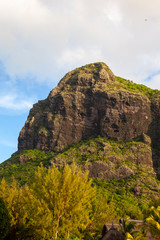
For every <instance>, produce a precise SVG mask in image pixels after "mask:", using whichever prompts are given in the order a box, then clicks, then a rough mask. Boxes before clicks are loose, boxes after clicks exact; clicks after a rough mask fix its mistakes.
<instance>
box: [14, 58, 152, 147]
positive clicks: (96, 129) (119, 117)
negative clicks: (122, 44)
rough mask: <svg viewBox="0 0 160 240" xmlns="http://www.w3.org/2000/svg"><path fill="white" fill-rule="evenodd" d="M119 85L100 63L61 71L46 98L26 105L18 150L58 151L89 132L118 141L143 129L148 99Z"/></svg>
mask: <svg viewBox="0 0 160 240" xmlns="http://www.w3.org/2000/svg"><path fill="white" fill-rule="evenodd" d="M118 86H119V85H118V83H117V82H116V80H115V77H114V75H113V73H112V72H111V70H110V69H109V68H108V67H107V65H105V64H104V63H96V64H90V65H86V66H84V67H82V68H80V69H76V70H74V71H72V72H70V73H68V74H66V76H65V77H64V78H63V79H62V80H61V81H60V83H59V84H58V87H56V88H55V89H53V90H52V91H51V92H50V94H49V96H48V98H47V99H46V100H44V101H39V102H38V103H37V104H35V105H34V106H33V108H32V109H31V111H30V114H29V116H28V119H27V121H26V123H25V126H24V127H23V129H22V130H21V132H20V135H19V144H18V149H19V151H21V150H23V149H34V148H37V149H40V150H53V151H61V150H63V149H64V147H66V146H69V145H71V144H72V143H76V142H79V141H81V140H82V139H86V138H88V137H91V136H94V137H96V136H97V135H101V136H104V137H106V138H111V139H114V140H117V141H122V140H130V139H132V138H135V137H137V136H140V135H141V134H142V133H146V132H147V131H148V126H149V124H150V122H151V111H150V101H149V100H148V98H147V97H145V96H143V95H142V94H137V93H133V92H129V91H126V90H125V91H124V90H119V89H118V88H120V86H119V87H118Z"/></svg>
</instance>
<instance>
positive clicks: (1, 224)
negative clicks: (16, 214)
mask: <svg viewBox="0 0 160 240" xmlns="http://www.w3.org/2000/svg"><path fill="white" fill-rule="evenodd" d="M10 220H11V217H10V215H9V211H8V209H7V207H6V204H5V203H4V201H3V199H2V198H0V239H1V240H2V239H4V237H5V236H6V235H7V233H8V231H9V229H10Z"/></svg>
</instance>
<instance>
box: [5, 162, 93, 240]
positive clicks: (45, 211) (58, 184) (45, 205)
mask: <svg viewBox="0 0 160 240" xmlns="http://www.w3.org/2000/svg"><path fill="white" fill-rule="evenodd" d="M95 194H96V192H95V189H94V188H93V187H92V182H91V180H89V179H88V173H87V172H82V171H81V169H78V168H77V167H76V166H75V165H74V166H72V167H69V166H68V165H66V166H65V167H64V169H62V170H61V171H60V170H59V169H58V168H56V167H55V166H53V168H49V169H46V168H45V167H43V166H42V165H41V167H39V168H38V169H37V171H36V172H35V177H34V181H33V183H32V184H30V186H27V185H25V186H23V187H19V186H18V184H17V182H16V181H15V180H14V179H13V182H12V184H11V186H9V185H8V184H7V183H6V182H5V180H4V179H3V180H2V182H1V184H0V196H1V197H2V198H3V200H4V201H5V203H6V205H7V207H8V210H9V213H10V215H11V230H10V233H9V236H10V239H12V240H14V239H16V240H17V239H25V240H27V239H36V240H43V239H52V238H55V239H57V238H58V239H66V238H67V239H69V237H70V236H71V237H76V236H80V235H81V233H82V232H83V230H84V229H85V228H86V227H87V226H88V224H89V223H90V221H91V212H92V205H93V202H94V200H95ZM22 236H23V237H22Z"/></svg>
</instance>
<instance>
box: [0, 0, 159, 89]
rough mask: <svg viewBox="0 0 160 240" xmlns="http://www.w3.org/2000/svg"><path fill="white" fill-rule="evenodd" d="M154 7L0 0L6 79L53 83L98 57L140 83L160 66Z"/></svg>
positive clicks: (120, 0) (146, 3) (119, 0)
mask: <svg viewBox="0 0 160 240" xmlns="http://www.w3.org/2000/svg"><path fill="white" fill-rule="evenodd" d="M159 9H160V1H159V0H153V1H150V0H141V1H139V0H130V1H127V0H114V1H113V0H108V1H106V0H99V1H97V0H92V1H91V0H87V1H86V0H81V1H79V0H70V1H67V0H61V1H53V0H27V1H26V0H12V1H10V0H1V1H0V60H1V61H2V62H3V64H4V65H5V68H6V71H7V73H8V74H9V75H10V77H12V79H16V77H17V76H18V77H19V78H22V79H23V80H24V78H25V76H26V75H27V74H31V75H33V76H35V77H36V79H37V81H39V82H40V81H41V82H42V81H44V82H46V81H49V82H53V81H55V77H54V76H59V77H62V75H63V74H64V73H65V71H68V70H70V69H71V68H74V67H78V66H80V65H84V64H85V63H86V64H87V63H89V62H94V61H104V62H106V63H107V64H108V65H109V66H110V68H111V69H112V70H113V72H115V74H117V75H121V76H122V77H126V78H130V79H133V80H135V81H137V82H142V81H143V79H144V78H146V77H147V76H148V75H151V73H152V72H154V71H157V70H158V69H160V48H159V39H160V14H159ZM56 80H57V81H58V80H59V78H58V79H56ZM158 87H159V86H158Z"/></svg>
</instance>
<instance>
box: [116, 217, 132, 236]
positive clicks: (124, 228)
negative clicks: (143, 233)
mask: <svg viewBox="0 0 160 240" xmlns="http://www.w3.org/2000/svg"><path fill="white" fill-rule="evenodd" d="M128 220H129V218H126V219H120V220H119V223H120V228H121V232H122V233H123V234H124V235H126V233H131V232H133V230H134V228H135V225H136V223H135V222H132V221H131V222H129V221H128Z"/></svg>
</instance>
